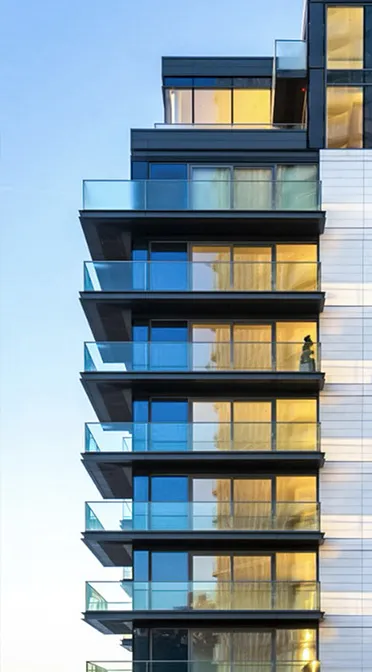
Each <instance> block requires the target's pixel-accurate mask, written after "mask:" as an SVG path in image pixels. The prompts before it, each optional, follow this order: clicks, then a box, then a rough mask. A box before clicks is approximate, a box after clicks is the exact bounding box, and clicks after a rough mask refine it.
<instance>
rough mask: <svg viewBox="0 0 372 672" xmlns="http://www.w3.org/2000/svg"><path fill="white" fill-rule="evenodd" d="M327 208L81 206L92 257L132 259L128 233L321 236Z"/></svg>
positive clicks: (267, 237)
mask: <svg viewBox="0 0 372 672" xmlns="http://www.w3.org/2000/svg"><path fill="white" fill-rule="evenodd" d="M325 218H326V213H325V212H324V211H322V210H311V211H310V210H303V211H301V210H299V211H294V210H270V211H267V210H258V211H253V210H215V211H208V210H199V211H198V210H179V211H151V210H121V211H120V210H107V211H102V210H81V211H80V222H81V225H82V228H83V231H84V235H85V238H86V241H87V244H88V247H89V251H90V254H91V257H92V259H95V260H96V261H99V260H104V259H106V260H110V259H112V260H115V261H119V260H121V259H123V260H125V259H128V258H129V257H128V251H129V250H130V247H131V246H130V244H129V243H130V241H129V240H128V234H132V235H136V236H141V237H142V236H145V237H146V236H149V237H153V236H168V237H169V236H172V239H173V238H174V239H177V238H180V237H182V239H183V240H185V239H190V237H192V238H193V239H194V238H195V240H196V239H197V238H200V236H201V233H200V232H201V231H202V232H203V239H205V238H206V237H207V238H208V237H209V238H211V237H212V238H213V240H215V241H217V240H218V239H219V238H220V239H222V238H223V239H225V240H226V233H227V232H228V236H229V238H231V239H234V238H235V239H238V240H246V239H247V238H249V240H254V237H255V236H256V237H257V240H260V241H263V240H270V239H273V238H275V239H276V240H285V239H287V240H288V239H291V240H303V241H305V240H308V241H310V240H313V241H314V240H316V239H317V237H318V236H319V235H320V234H322V233H323V232H324V226H325Z"/></svg>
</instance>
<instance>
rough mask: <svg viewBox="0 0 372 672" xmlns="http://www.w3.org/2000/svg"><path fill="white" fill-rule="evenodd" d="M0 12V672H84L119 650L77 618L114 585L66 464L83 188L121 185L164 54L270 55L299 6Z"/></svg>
mask: <svg viewBox="0 0 372 672" xmlns="http://www.w3.org/2000/svg"><path fill="white" fill-rule="evenodd" d="M1 9H2V11H1V22H0V77H1V81H0V135H1V156H0V166H1V191H0V226H1V238H0V273H1V285H0V287H1V324H0V339H1V341H0V342H1V370H0V376H1V380H0V382H1V411H2V416H1V495H2V502H1V505H2V506H1V513H2V529H1V531H2V547H1V553H2V559H1V580H2V589H1V607H2V633H1V643H2V647H1V657H2V658H1V661H2V666H1V672H21V671H22V672H23V671H24V672H51V671H53V672H84V671H85V661H86V660H87V659H88V660H110V659H111V660H120V658H124V652H123V650H122V649H120V648H119V646H118V640H117V638H115V637H109V636H104V635H101V634H100V633H98V632H96V631H95V630H93V629H92V628H90V627H89V626H87V625H86V624H84V623H83V622H82V621H81V611H82V610H83V607H84V580H85V579H105V578H106V579H110V578H111V577H112V573H111V570H110V569H104V568H101V567H100V565H99V563H98V561H97V560H96V559H95V558H94V557H92V556H91V555H90V553H89V551H88V550H87V549H86V548H85V547H84V545H83V544H82V542H81V541H80V532H81V530H82V529H83V520H84V508H83V502H84V500H85V499H93V500H94V499H99V495H98V493H97V491H96V489H95V487H94V486H93V484H92V483H91V482H90V480H89V478H88V476H87V475H86V473H85V470H84V468H83V467H82V466H81V464H80V458H79V454H80V452H81V450H82V447H83V423H84V421H92V420H95V417H94V413H93V411H92V410H91V408H90V405H89V403H88V401H87V399H86V398H85V396H84V393H83V389H82V387H81V384H80V382H79V371H80V369H81V368H82V364H83V348H82V343H83V341H84V340H89V338H90V337H91V334H90V330H89V327H88V325H87V324H86V322H85V318H84V316H83V313H82V310H81V309H80V307H79V303H78V291H79V290H80V289H81V288H82V278H83V266H82V263H83V260H84V259H86V258H88V253H87V248H86V244H85V241H84V238H83V235H82V232H81V230H80V226H79V221H78V217H77V212H78V209H79V207H80V206H81V182H82V179H83V178H127V177H128V176H129V129H130V127H139V128H143V127H150V126H151V125H152V124H153V123H154V122H155V121H161V120H162V104H161V94H160V70H161V62H160V59H161V56H162V55H167V56H175V55H178V56H188V55H189V56H198V55H199V56H223V55H226V56H246V55H257V56H265V55H272V53H273V43H274V39H275V38H283V39H284V38H289V39H295V38H299V37H300V30H301V17H302V0H280V2H279V1H278V0H229V1H228V2H226V0H184V2H175V0H159V1H158V2H155V1H154V0H2V3H1ZM114 578H116V577H114Z"/></svg>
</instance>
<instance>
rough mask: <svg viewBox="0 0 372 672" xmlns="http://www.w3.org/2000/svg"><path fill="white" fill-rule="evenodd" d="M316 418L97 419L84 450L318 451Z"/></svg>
mask: <svg viewBox="0 0 372 672" xmlns="http://www.w3.org/2000/svg"><path fill="white" fill-rule="evenodd" d="M319 450H320V424H319V423H316V422H190V423H186V422H185V423H182V422H144V423H141V422H136V423H130V422H128V423H126V422H116V423H115V422H113V423H103V424H101V423H98V422H93V423H89V424H86V425H85V452H87V453H96V452H112V453H116V452H119V453H121V452H124V453H128V452H129V453H131V452H168V453H169V452H176V453H181V452H217V451H218V452H252V451H263V452H268V451H270V452H271V451H311V452H314V451H319Z"/></svg>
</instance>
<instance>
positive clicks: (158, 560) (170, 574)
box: [151, 553, 188, 581]
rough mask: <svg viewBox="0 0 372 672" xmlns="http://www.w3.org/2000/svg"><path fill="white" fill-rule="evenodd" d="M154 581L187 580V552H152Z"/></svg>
mask: <svg viewBox="0 0 372 672" xmlns="http://www.w3.org/2000/svg"><path fill="white" fill-rule="evenodd" d="M151 562H152V575H151V576H152V581H187V580H188V554H187V553H152V554H151Z"/></svg>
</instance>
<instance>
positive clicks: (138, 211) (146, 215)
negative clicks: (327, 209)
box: [80, 131, 325, 259]
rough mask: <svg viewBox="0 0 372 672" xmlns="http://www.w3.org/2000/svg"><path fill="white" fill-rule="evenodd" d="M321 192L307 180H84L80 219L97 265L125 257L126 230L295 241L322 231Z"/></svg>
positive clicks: (216, 237)
mask: <svg viewBox="0 0 372 672" xmlns="http://www.w3.org/2000/svg"><path fill="white" fill-rule="evenodd" d="M154 132H155V133H161V131H154ZM205 132H206V133H208V131H205ZM185 133H186V134H187V131H185ZM166 134H167V133H166ZM320 192H321V185H320V182H317V181H307V180H297V181H275V180H272V179H269V180H266V181H258V180H256V181H243V180H229V181H223V180H214V181H212V180H210V181H203V180H86V181H85V182H84V184H83V209H82V211H81V212H80V219H81V222H82V226H83V229H84V233H85V236H86V239H87V242H88V246H89V249H90V252H91V254H92V257H94V258H95V259H105V258H106V259H125V258H127V259H128V256H127V254H128V239H127V238H125V236H128V235H130V234H131V233H132V232H133V234H136V235H149V236H151V235H155V236H156V235H169V234H172V235H176V236H180V235H183V236H185V235H186V233H187V235H188V236H198V235H200V230H201V229H200V227H201V226H202V227H203V232H204V234H205V235H207V236H213V238H214V240H217V239H218V237H221V235H222V236H223V235H224V236H226V231H227V230H228V231H229V235H238V236H242V235H244V236H245V237H247V236H248V237H249V236H252V235H259V236H260V237H261V239H263V238H265V237H266V238H272V236H273V235H275V236H276V237H277V238H281V237H283V236H284V237H285V236H292V237H293V238H294V239H296V238H297V239H299V240H301V239H304V238H307V239H308V238H309V236H316V235H318V234H319V233H322V232H323V230H324V220H325V213H324V212H322V211H321V208H320V203H321V195H320ZM227 227H228V229H227ZM129 247H130V245H129Z"/></svg>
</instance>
